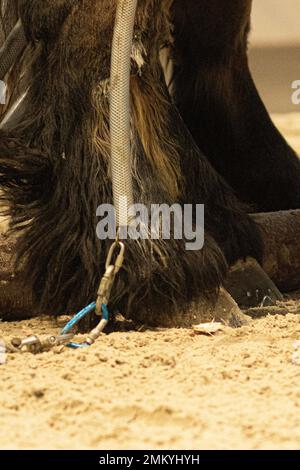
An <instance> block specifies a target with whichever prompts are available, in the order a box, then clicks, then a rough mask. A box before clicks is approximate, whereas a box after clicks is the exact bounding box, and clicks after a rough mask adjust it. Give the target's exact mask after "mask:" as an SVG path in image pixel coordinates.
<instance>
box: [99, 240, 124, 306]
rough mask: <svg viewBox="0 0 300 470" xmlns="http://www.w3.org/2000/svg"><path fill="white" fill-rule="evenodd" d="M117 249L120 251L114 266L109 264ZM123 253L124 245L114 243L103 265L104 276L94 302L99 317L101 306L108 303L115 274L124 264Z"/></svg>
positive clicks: (118, 242) (117, 242)
mask: <svg viewBox="0 0 300 470" xmlns="http://www.w3.org/2000/svg"><path fill="white" fill-rule="evenodd" d="M117 247H119V248H120V251H119V254H118V256H117V257H116V261H115V264H111V262H112V257H113V255H114V252H115V250H116V248H117ZM124 253H125V245H124V243H122V242H120V241H115V242H114V243H113V244H112V246H111V247H110V250H109V252H108V255H107V258H106V263H105V274H104V276H103V277H102V279H101V282H100V285H99V289H98V293H97V301H96V314H97V315H101V312H102V304H105V305H107V304H108V302H109V298H110V294H111V290H112V287H113V284H114V281H115V277H116V274H117V273H118V272H119V270H120V269H121V267H122V265H123V262H124Z"/></svg>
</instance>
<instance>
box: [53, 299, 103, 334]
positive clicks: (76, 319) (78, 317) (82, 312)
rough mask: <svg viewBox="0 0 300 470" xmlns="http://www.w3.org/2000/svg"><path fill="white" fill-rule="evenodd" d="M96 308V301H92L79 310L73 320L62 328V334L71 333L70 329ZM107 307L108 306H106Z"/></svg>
mask: <svg viewBox="0 0 300 470" xmlns="http://www.w3.org/2000/svg"><path fill="white" fill-rule="evenodd" d="M95 308H96V302H92V303H91V304H89V305H88V306H87V307H85V308H83V309H82V310H80V312H78V313H77V314H76V315H75V316H74V317H73V318H72V320H70V321H69V322H68V323H67V324H66V326H65V327H64V328H63V329H62V330H61V335H66V334H67V333H69V331H70V330H71V329H72V328H73V326H75V325H76V324H77V323H78V322H80V320H82V318H84V317H85V316H86V315H87V314H88V313H90V312H91V311H92V310H95ZM106 309H107V308H106Z"/></svg>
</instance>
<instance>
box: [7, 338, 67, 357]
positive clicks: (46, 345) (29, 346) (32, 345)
mask: <svg viewBox="0 0 300 470" xmlns="http://www.w3.org/2000/svg"><path fill="white" fill-rule="evenodd" d="M72 336H73V335H72V334H67V335H60V336H45V337H43V338H39V337H38V336H35V335H32V336H28V338H25V339H23V340H22V341H21V340H19V341H18V342H19V344H18V345H17V339H15V340H14V341H15V344H14V345H15V347H17V349H19V350H20V351H24V350H25V351H28V352H31V353H33V354H37V353H40V352H43V351H49V350H50V349H51V348H53V347H54V346H58V345H62V344H67V343H68V342H69V341H70V339H71V338H72ZM23 348H24V349H23Z"/></svg>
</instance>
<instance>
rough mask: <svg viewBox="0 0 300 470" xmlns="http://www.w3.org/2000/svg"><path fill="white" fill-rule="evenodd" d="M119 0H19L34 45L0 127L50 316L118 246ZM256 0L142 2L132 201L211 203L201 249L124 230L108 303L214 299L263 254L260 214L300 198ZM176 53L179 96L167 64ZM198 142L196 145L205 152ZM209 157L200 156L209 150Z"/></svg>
mask: <svg viewBox="0 0 300 470" xmlns="http://www.w3.org/2000/svg"><path fill="white" fill-rule="evenodd" d="M115 7H116V0H98V1H97V2H95V1H94V0H31V1H30V2H28V1H27V0H19V14H20V16H21V18H22V21H23V25H24V28H25V30H26V34H27V37H28V40H29V46H28V48H27V50H26V52H25V54H24V56H23V59H22V70H27V71H28V69H29V70H30V76H31V79H32V82H31V87H30V90H29V94H28V97H27V101H26V110H25V112H23V113H22V114H20V116H19V118H18V120H14V122H13V125H12V124H11V125H8V126H7V128H6V129H5V131H2V132H1V135H0V137H1V142H0V185H1V187H2V192H3V196H2V198H3V201H4V203H5V205H6V207H7V212H8V213H9V214H10V215H11V228H12V230H13V231H15V232H17V233H18V247H17V251H18V262H21V263H22V269H23V271H24V272H25V275H26V278H27V279H28V280H29V281H30V283H31V285H32V288H33V292H34V294H35V296H36V298H37V299H38V301H39V304H40V308H41V309H42V310H43V311H47V312H50V313H53V312H55V313H56V314H58V313H61V312H62V311H74V310H76V309H78V308H80V307H82V306H84V305H86V304H87V302H88V301H89V300H93V299H95V295H96V292H97V288H98V284H99V280H100V277H101V275H102V274H103V269H104V262H105V258H106V254H107V251H108V249H109V246H110V243H109V242H108V241H101V240H98V239H97V237H96V224H97V218H96V209H97V207H98V206H99V205H100V204H101V203H109V202H112V188H111V181H110V142H109V73H110V53H111V42H112V33H113V25H114V18H115ZM250 10H251V1H250V0H231V1H230V2H227V1H226V0H185V1H182V0H174V1H172V0H139V3H138V12H137V19H136V28H135V36H134V46H133V54H132V82H131V85H132V86H131V94H132V126H131V127H132V148H133V167H132V175H133V180H134V198H135V200H136V201H137V202H141V203H145V204H151V203H167V204H173V203H175V202H177V203H180V204H184V203H193V204H196V203H203V204H205V211H206V220H205V246H204V248H203V249H202V250H201V251H196V252H189V251H186V250H185V241H184V240H173V239H172V240H169V241H163V240H153V241H138V242H137V241H126V248H127V251H126V260H125V264H124V268H123V269H122V270H121V271H120V274H119V275H118V277H117V279H116V284H115V286H114V289H113V292H112V300H111V308H112V309H113V310H114V309H115V308H116V307H118V308H120V309H121V311H123V312H124V313H126V316H128V317H137V316H138V315H139V312H140V311H144V312H145V311H146V312H148V311H149V312H150V311H155V310H156V311H163V310H164V309H167V310H168V312H170V311H172V309H179V308H182V309H183V310H184V308H185V306H186V305H187V304H188V303H190V302H191V300H193V299H197V298H198V297H199V296H207V297H209V298H215V296H216V295H217V293H218V289H219V287H220V285H221V284H222V282H223V280H224V277H225V275H226V272H227V268H228V266H229V265H231V264H232V263H234V262H235V261H236V260H238V259H240V258H245V257H247V256H253V257H255V258H256V259H258V260H260V259H261V256H262V243H261V239H260V235H259V231H258V229H257V227H256V225H255V224H254V222H253V221H252V219H251V218H250V217H249V216H248V214H247V213H248V212H249V211H250V210H252V209H253V210H254V209H255V210H266V209H267V210H277V209H285V208H286V209H289V208H293V207H300V163H299V161H298V159H297V157H296V155H295V154H294V152H293V151H292V150H291V149H290V148H289V147H288V145H287V143H286V142H285V141H284V139H283V138H282V137H281V136H280V134H279V133H278V131H277V130H276V129H275V128H274V126H273V124H272V122H271V120H270V118H269V117H268V114H267V112H266V110H265V108H264V106H263V104H262V102H261V100H260V98H259V96H258V94H257V91H256V89H255V86H254V84H253V81H252V79H251V76H250V72H249V69H248V65H247V36H248V31H249V24H250ZM164 48H167V49H168V50H169V51H170V53H171V58H172V61H173V63H174V75H173V79H172V89H173V96H170V93H169V91H168V88H167V86H166V83H165V79H164V74H163V70H162V67H161V64H160V60H159V57H160V52H161V50H162V49H164ZM200 149H201V150H200ZM202 152H204V153H205V156H204V154H203V153H202Z"/></svg>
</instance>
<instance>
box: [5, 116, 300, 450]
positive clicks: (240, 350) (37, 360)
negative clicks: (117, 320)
mask: <svg viewBox="0 0 300 470" xmlns="http://www.w3.org/2000/svg"><path fill="white" fill-rule="evenodd" d="M275 120H276V122H277V123H278V124H279V126H280V127H281V129H282V130H283V131H284V132H285V134H286V135H287V137H288V138H289V139H290V141H291V143H292V144H293V145H294V146H295V147H296V148H297V149H298V151H300V115H297V114H295V115H286V116H276V117H275ZM295 299H296V300H294V301H287V306H288V308H289V312H290V313H289V314H288V315H287V316H273V317H271V316H270V317H267V318H263V319H260V320H255V321H251V322H250V324H249V325H248V326H245V327H243V328H241V329H238V330H231V329H229V328H226V329H225V330H224V331H223V332H221V333H218V334H217V335H216V336H214V337H206V336H198V335H194V334H193V333H192V331H190V330H175V329H172V330H146V331H143V332H136V331H130V332H118V333H112V334H110V335H107V336H103V337H101V339H100V340H99V341H98V342H97V344H96V345H94V346H93V347H91V348H88V349H84V350H77V351H74V350H69V349H64V350H61V348H58V349H56V350H55V351H52V352H46V353H43V354H40V355H36V356H34V355H31V354H29V353H25V354H22V355H20V354H14V355H7V357H6V363H5V364H3V365H1V366H0V374H1V375H0V377H1V388H0V403H1V413H0V447H1V448H2V449H15V448H17V449H79V448H81V449H82V448H85V449H161V448H164V449H182V448H185V449H300V417H299V416H300V386H299V384H300V365H294V364H293V363H292V359H291V357H292V354H293V352H294V347H293V344H294V343H295V341H296V340H300V300H299V299H300V296H298V300H297V297H295ZM61 321H62V320H54V319H49V318H37V319H33V320H30V321H24V322H20V323H10V324H9V323H2V324H1V330H0V333H1V336H5V337H12V336H22V337H24V336H26V335H27V334H31V333H38V334H43V333H44V334H47V333H57V332H58V331H59V328H60V327H61V326H62V325H61Z"/></svg>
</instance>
